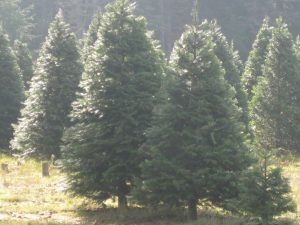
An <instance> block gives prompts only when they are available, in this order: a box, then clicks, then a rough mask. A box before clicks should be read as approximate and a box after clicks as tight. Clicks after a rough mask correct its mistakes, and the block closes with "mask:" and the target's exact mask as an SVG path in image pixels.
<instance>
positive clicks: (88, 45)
mask: <svg viewBox="0 0 300 225" xmlns="http://www.w3.org/2000/svg"><path fill="white" fill-rule="evenodd" d="M101 17H102V13H101V12H97V13H96V14H95V16H94V18H93V20H92V22H91V24H90V26H89V29H88V31H87V33H86V34H85V39H84V46H83V52H82V57H83V63H85V62H86V61H87V57H88V56H89V54H90V53H91V52H92V48H93V47H94V45H95V43H96V41H97V39H98V30H99V27H100V24H101Z"/></svg>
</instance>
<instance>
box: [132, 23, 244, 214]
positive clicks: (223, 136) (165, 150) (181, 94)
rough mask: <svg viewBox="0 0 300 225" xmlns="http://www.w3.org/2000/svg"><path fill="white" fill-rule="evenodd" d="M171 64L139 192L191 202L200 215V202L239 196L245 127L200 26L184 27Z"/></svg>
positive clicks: (222, 202) (156, 200)
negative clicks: (165, 96) (164, 97)
mask: <svg viewBox="0 0 300 225" xmlns="http://www.w3.org/2000/svg"><path fill="white" fill-rule="evenodd" d="M171 66H172V68H174V70H175V76H174V77H173V78H172V79H170V82H169V85H168V86H167V94H168V97H167V101H166V102H165V103H164V104H160V105H159V106H158V107H157V108H156V110H155V112H156V114H155V119H154V122H153V126H152V128H151V129H149V130H148V132H147V142H146V144H145V145H144V146H143V148H142V150H143V151H145V152H148V155H147V160H146V161H145V162H144V163H143V164H142V179H141V180H140V181H139V183H138V184H139V188H138V190H137V191H136V196H137V198H138V200H140V201H142V202H143V201H144V202H145V203H151V204H160V203H163V204H168V205H173V206H188V210H189V216H190V218H191V219H196V218H197V204H198V203H200V202H201V203H203V204H205V203H207V202H211V203H214V204H216V205H219V206H223V207H226V200H228V199H231V198H234V197H235V194H236V192H237V186H236V185H235V184H237V176H238V175H239V173H240V172H241V171H242V170H243V169H245V168H247V166H248V157H247V147H246V146H245V144H244V138H245V136H244V134H243V129H244V127H243V123H242V122H240V117H241V110H239V108H238V107H237V101H236V100H235V91H234V90H233V88H232V86H231V85H229V83H228V82H227V81H226V80H225V79H224V73H225V71H224V69H223V68H222V67H221V62H220V61H219V60H218V58H217V56H216V55H215V53H214V47H213V43H212V40H211V37H210V36H209V35H207V33H206V32H203V30H202V27H201V26H198V25H192V26H188V27H187V28H186V31H185V32H184V33H183V35H182V37H181V39H180V40H179V41H178V42H176V44H175V48H174V50H173V54H172V58H171ZM140 196H142V197H141V198H140V199H139V197H140Z"/></svg>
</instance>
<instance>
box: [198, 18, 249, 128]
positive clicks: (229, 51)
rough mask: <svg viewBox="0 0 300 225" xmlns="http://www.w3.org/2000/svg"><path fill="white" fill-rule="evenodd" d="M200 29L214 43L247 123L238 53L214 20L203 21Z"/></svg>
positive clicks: (216, 52) (246, 105)
mask: <svg viewBox="0 0 300 225" xmlns="http://www.w3.org/2000/svg"><path fill="white" fill-rule="evenodd" d="M201 27H202V29H203V30H204V31H206V32H208V35H210V36H211V38H212V41H213V43H214V44H215V47H214V50H215V54H216V56H217V57H218V59H219V60H220V61H221V63H222V66H223V68H224V69H225V79H226V80H227V81H228V83H229V84H230V85H232V86H233V87H234V88H235V91H236V98H237V100H238V106H239V107H240V108H241V109H242V110H243V116H242V121H243V122H244V123H245V124H246V125H247V124H248V122H249V121H248V110H247V108H248V104H247V97H246V93H245V91H244V89H243V86H242V83H241V75H242V71H241V63H242V62H241V61H240V59H239V56H238V53H237V52H236V51H234V48H233V46H230V45H229V43H228V41H227V39H226V37H225V36H224V35H223V34H222V32H221V28H220V27H219V25H218V24H217V22H216V21H213V22H210V23H209V22H207V21H205V22H204V23H202V25H201Z"/></svg>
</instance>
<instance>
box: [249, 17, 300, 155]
mask: <svg viewBox="0 0 300 225" xmlns="http://www.w3.org/2000/svg"><path fill="white" fill-rule="evenodd" d="M298 66H299V60H298V58H297V55H296V51H295V48H294V42H293V38H292V36H291V34H290V33H289V30H288V28H287V25H286V24H285V23H284V22H283V21H282V19H278V20H277V26H276V27H275V28H274V29H273V31H272V39H271V40H270V44H269V47H268V55H267V59H266V62H265V67H264V72H263V77H262V78H261V79H259V82H258V85H257V87H256V88H255V89H254V94H255V95H254V97H253V99H252V101H251V103H250V110H251V120H252V127H253V131H254V134H255V136H256V139H257V141H258V143H259V144H260V145H261V146H262V147H263V148H267V149H272V148H277V149H282V150H285V151H286V150H290V151H294V152H297V151H299V146H300V142H299V135H300V127H299V124H300V117H299V112H300V103H299V99H300V92H299V85H300V75H299V71H298Z"/></svg>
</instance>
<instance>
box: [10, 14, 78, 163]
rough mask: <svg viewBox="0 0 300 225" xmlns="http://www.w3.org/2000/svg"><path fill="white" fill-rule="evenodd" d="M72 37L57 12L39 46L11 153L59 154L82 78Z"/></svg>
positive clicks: (39, 155) (43, 156) (37, 155)
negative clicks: (33, 72)
mask: <svg viewBox="0 0 300 225" xmlns="http://www.w3.org/2000/svg"><path fill="white" fill-rule="evenodd" d="M76 44H77V43H76V39H75V36H74V35H73V34H72V33H71V32H70V31H69V26H68V25H67V24H66V23H65V22H64V20H63V16H62V12H61V11H60V12H59V13H58V14H57V16H56V17H55V19H54V21H53V23H52V24H51V25H50V28H49V34H48V36H47V38H46V41H45V43H44V44H43V46H42V49H41V52H40V56H39V59H38V61H37V66H36V71H35V74H34V77H33V79H32V83H31V87H30V90H29V95H28V98H27V100H26V102H25V107H24V109H23V110H22V112H21V118H20V119H19V122H18V124H17V125H16V126H15V137H14V139H13V141H12V142H11V144H12V147H13V149H14V150H16V151H19V152H25V153H28V154H29V153H32V154H33V155H34V156H35V157H39V158H49V157H50V156H51V155H52V154H54V155H56V156H59V155H60V147H59V146H60V144H61V137H62V133H63V130H64V127H66V126H68V125H69V119H68V117H67V115H68V114H69V112H70V110H71V103H72V102H73V101H74V99H75V92H76V90H77V86H78V83H79V79H80V75H81V71H82V69H81V64H80V61H79V59H80V55H79V53H78V49H77V46H76Z"/></svg>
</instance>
